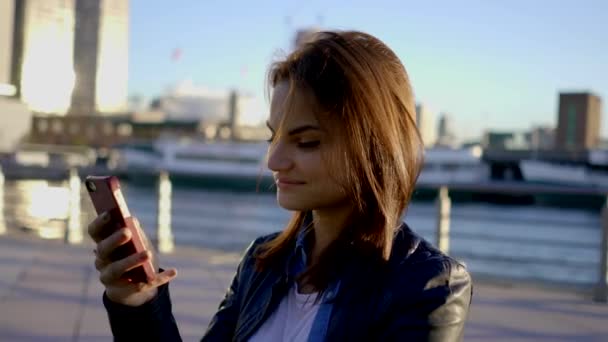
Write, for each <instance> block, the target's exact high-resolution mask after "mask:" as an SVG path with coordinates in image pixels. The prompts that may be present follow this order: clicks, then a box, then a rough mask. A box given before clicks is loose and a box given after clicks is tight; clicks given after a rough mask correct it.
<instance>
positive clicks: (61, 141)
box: [0, 0, 608, 288]
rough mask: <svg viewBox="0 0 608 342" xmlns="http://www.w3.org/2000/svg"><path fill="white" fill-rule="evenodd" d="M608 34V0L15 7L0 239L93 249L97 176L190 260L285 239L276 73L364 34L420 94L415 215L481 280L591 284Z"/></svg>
mask: <svg viewBox="0 0 608 342" xmlns="http://www.w3.org/2000/svg"><path fill="white" fill-rule="evenodd" d="M606 22H608V3H606V2H604V1H600V0H597V1H592V0H584V1H577V2H559V3H558V2H555V1H544V0H542V1H533V2H532V1H510V2H508V3H506V2H499V1H473V0H466V1H458V2H450V1H444V2H436V1H433V2H411V1H407V2H404V1H387V0H386V1H384V0H383V1H374V2H370V1H348V2H347V1H332V2H331V3H328V2H327V1H311V2H307V3H306V4H303V3H300V2H297V3H296V2H287V1H259V2H256V3H255V4H253V3H251V2H245V1H221V2H220V1H195V0H189V1H186V0H184V1H179V2H176V1H160V0H145V1H144V0H131V1H127V0H90V1H82V0H1V1H0V164H1V166H2V173H1V175H2V179H4V183H3V185H2V186H1V187H0V189H2V190H1V191H2V192H1V193H0V194H1V195H2V196H0V205H1V206H0V209H1V210H0V227H2V228H1V229H0V232H2V233H7V232H8V233H12V234H29V235H31V236H32V237H36V238H44V239H66V241H69V242H76V243H78V242H80V241H82V239H83V237H82V235H83V233H82V230H83V227H86V224H87V223H88V222H89V221H90V220H91V219H92V218H93V217H94V212H93V210H92V207H91V205H90V202H89V199H88V196H87V195H86V191H85V189H84V187H82V186H80V180H81V179H82V178H83V177H85V176H86V175H89V174H100V175H101V174H113V175H117V176H119V177H120V179H121V181H122V185H123V188H124V191H125V193H126V197H127V202H128V203H129V205H130V207H131V211H132V212H133V213H134V215H136V216H138V217H139V218H140V220H141V221H142V223H143V225H144V228H145V229H146V230H147V231H148V234H149V235H150V236H151V237H152V238H153V240H155V241H159V240H160V239H161V237H162V236H164V237H169V238H170V240H171V244H173V243H174V244H175V246H177V247H176V248H177V249H179V246H180V245H189V246H194V247H213V248H219V249H223V250H231V251H240V250H242V249H243V248H244V247H245V246H246V245H247V244H248V243H249V242H250V241H251V239H253V238H254V237H256V236H259V235H261V234H265V233H269V232H273V231H277V230H280V229H281V228H282V227H283V225H284V223H286V221H287V219H288V217H289V213H288V212H286V211H284V210H282V209H280V208H279V207H278V206H277V205H276V202H275V199H274V195H273V192H274V190H275V189H274V186H273V182H272V178H271V175H270V173H269V172H268V170H267V169H266V166H265V160H264V158H265V152H266V148H267V145H266V142H265V141H264V140H265V139H266V138H267V137H268V136H269V132H268V130H267V128H266V127H265V120H266V117H267V115H268V107H269V99H268V93H267V89H266V85H265V77H266V71H267V68H268V66H269V65H270V63H271V62H272V61H273V60H276V59H278V58H280V57H281V56H284V55H285V54H287V53H289V52H290V51H292V50H293V49H294V48H295V47H297V46H298V45H299V44H302V42H305V41H306V40H307V39H309V37H310V36H311V34H312V33H314V32H316V31H318V30H324V29H356V30H361V31H365V32H368V33H371V34H372V35H375V36H377V37H378V38H380V39H381V40H383V41H384V42H385V43H387V44H388V45H389V46H390V47H391V48H392V49H393V50H394V51H395V52H396V53H397V55H398V56H399V57H400V58H401V60H402V62H403V63H404V65H405V67H406V69H407V70H408V73H409V75H410V78H411V81H412V83H413V87H414V91H415V94H416V102H417V111H416V116H417V124H418V126H419V129H420V132H421V134H422V137H423V140H424V144H425V147H426V162H425V166H424V170H423V172H422V174H421V176H420V179H419V182H418V185H417V188H416V191H415V194H414V200H413V203H412V205H411V207H410V209H409V210H408V212H407V213H404V219H405V220H406V222H408V223H409V224H410V225H411V226H412V227H413V228H414V229H415V230H417V231H418V232H420V233H421V234H422V235H424V236H425V237H427V238H428V239H429V240H430V241H432V242H434V243H437V244H438V245H441V246H442V249H444V250H445V251H447V252H449V253H450V254H452V255H454V256H455V257H457V258H459V259H461V260H463V261H465V262H466V263H467V264H468V265H469V267H470V269H471V271H472V272H473V273H474V274H476V275H480V276H488V277H507V278H509V279H521V280H534V281H541V282H547V283H557V284H564V285H573V286H577V287H584V288H590V287H592V286H595V285H596V284H597V283H598V281H601V279H602V276H601V272H602V271H601V269H602V268H601V267H602V260H603V259H602V257H604V258H605V256H606V253H605V251H604V252H603V254H602V250H601V244H600V241H601V240H602V235H601V232H602V230H601V227H602V224H601V222H602V221H601V215H600V212H601V209H602V207H603V206H604V205H605V199H606V194H607V193H608V140H607V139H606V138H607V137H608V120H605V119H603V118H602V116H603V114H604V112H605V110H604V109H603V108H604V107H605V106H603V103H604V102H603V99H605V98H606V96H608V65H607V64H606V61H608V45H606V44H605V42H606V38H607V36H606V34H607V32H608V29H607V28H606ZM0 184H1V183H0ZM440 189H444V191H443V192H441V191H440ZM446 208H447V209H446ZM446 212H447V213H448V215H447V217H448V222H447V227H449V234H448V235H449V237H450V240H449V243H439V238H437V236H441V235H442V234H443V233H441V232H442V229H445V227H446V222H445V217H446V216H445V213H446ZM442 220H443V221H442ZM70 234H72V235H70ZM444 235H445V234H444ZM169 249H171V248H169ZM598 269H600V272H599V273H598ZM604 269H605V266H604Z"/></svg>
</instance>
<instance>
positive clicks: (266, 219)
mask: <svg viewBox="0 0 608 342" xmlns="http://www.w3.org/2000/svg"><path fill="white" fill-rule="evenodd" d="M63 186H64V184H63V183H47V182H44V181H20V182H7V184H6V188H5V196H4V197H5V217H6V219H7V221H8V222H9V229H21V230H24V229H26V230H28V231H31V232H35V233H37V234H38V235H39V236H41V237H44V238H61V237H62V236H63V234H64V229H65V219H66V218H67V212H68V209H69V206H68V205H67V202H66V201H67V198H68V191H67V190H66V189H65V188H63ZM84 191H85V190H84V189H82V197H81V206H82V222H83V227H86V224H87V223H88V222H89V221H90V220H91V219H92V218H93V217H94V212H93V209H92V206H91V204H90V202H89V198H88V195H86V193H85V192H84ZM123 191H124V193H125V197H126V200H127V203H128V205H129V207H130V210H131V212H132V213H133V215H135V216H136V217H138V218H139V220H140V222H141V223H142V225H143V227H144V230H145V231H146V233H147V234H148V236H150V237H151V238H152V239H154V238H155V235H156V232H155V230H156V220H157V218H156V215H157V213H156V208H157V198H156V190H155V189H153V188H146V187H138V186H129V185H128V184H123ZM172 215H173V216H172V228H173V234H174V237H175V244H176V246H178V248H179V246H180V245H189V246H200V247H209V248H219V249H223V250H230V251H242V250H243V249H244V248H245V247H246V246H247V245H248V244H249V243H250V242H251V240H253V239H254V238H256V237H258V236H260V235H263V234H268V233H272V232H276V231H279V230H281V229H282V227H283V226H284V225H285V223H286V222H287V221H288V219H289V216H290V213H289V212H288V211H286V210H283V209H281V208H280V207H278V206H277V204H276V200H275V198H274V196H273V195H269V194H255V193H228V192H215V191H214V192H211V191H205V190H202V189H183V188H177V189H175V188H174V189H173V202H172ZM404 220H405V221H406V222H407V223H408V224H409V225H410V227H411V228H412V229H414V230H415V231H416V232H418V233H419V234H421V235H422V236H423V237H424V238H426V239H427V240H429V241H431V242H434V241H435V238H434V231H435V226H436V209H435V207H434V205H433V204H432V203H413V204H412V205H411V206H410V208H409V210H408V212H407V214H406V215H405V216H404ZM599 227H600V218H599V213H597V212H593V211H584V210H580V209H568V208H546V207H536V206H499V205H489V204H482V203H454V204H453V205H452V215H451V234H450V254H451V255H453V256H454V257H456V258H458V259H460V260H462V261H464V262H465V263H466V264H467V266H468V267H469V269H470V270H471V271H472V272H473V274H487V275H492V276H500V277H506V278H521V279H538V280H544V281H551V282H559V283H574V284H584V285H590V284H594V283H595V282H596V281H597V279H598V268H599V245H600V229H599Z"/></svg>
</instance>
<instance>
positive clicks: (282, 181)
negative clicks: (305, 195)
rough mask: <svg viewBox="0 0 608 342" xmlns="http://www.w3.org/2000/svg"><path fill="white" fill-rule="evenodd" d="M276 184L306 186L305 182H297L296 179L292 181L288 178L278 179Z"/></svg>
mask: <svg viewBox="0 0 608 342" xmlns="http://www.w3.org/2000/svg"><path fill="white" fill-rule="evenodd" d="M276 182H277V183H279V184H285V185H300V184H304V182H302V181H299V180H296V179H292V178H287V177H277V178H276Z"/></svg>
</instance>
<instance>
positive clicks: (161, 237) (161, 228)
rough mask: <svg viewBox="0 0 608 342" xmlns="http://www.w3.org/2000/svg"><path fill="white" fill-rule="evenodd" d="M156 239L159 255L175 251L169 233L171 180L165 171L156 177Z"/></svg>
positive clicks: (171, 234)
mask: <svg viewBox="0 0 608 342" xmlns="http://www.w3.org/2000/svg"><path fill="white" fill-rule="evenodd" d="M157 224H158V225H157V231H156V239H157V244H158V246H157V247H158V251H159V252H160V253H171V252H173V250H174V249H175V245H174V243H173V233H172V232H171V180H170V179H169V174H168V173H167V172H166V171H162V172H161V173H160V175H159V177H158V218H157Z"/></svg>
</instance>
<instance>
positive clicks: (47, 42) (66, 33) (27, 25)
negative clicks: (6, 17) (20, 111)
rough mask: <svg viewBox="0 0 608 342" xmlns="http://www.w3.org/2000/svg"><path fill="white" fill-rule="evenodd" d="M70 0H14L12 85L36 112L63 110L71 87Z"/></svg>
mask: <svg viewBox="0 0 608 342" xmlns="http://www.w3.org/2000/svg"><path fill="white" fill-rule="evenodd" d="M74 3H75V2H74V0H22V1H17V2H16V6H15V17H14V23H15V28H14V32H15V35H14V41H13V43H14V44H15V45H14V54H13V56H14V63H13V70H12V72H13V73H14V80H15V85H16V86H17V87H18V88H19V91H18V94H19V97H20V98H21V99H22V100H23V102H25V103H26V104H27V105H28V107H29V108H30V109H31V110H33V111H37V112H44V113H65V112H66V111H67V109H68V107H69V105H70V95H71V93H72V89H73V87H74V68H73V53H74V19H75V18H74Z"/></svg>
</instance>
